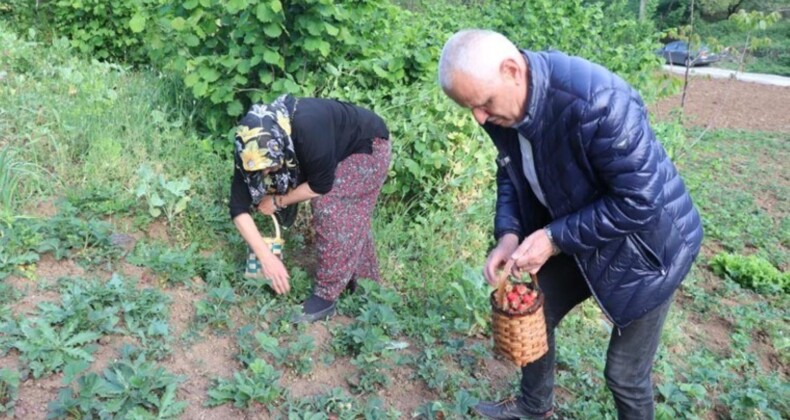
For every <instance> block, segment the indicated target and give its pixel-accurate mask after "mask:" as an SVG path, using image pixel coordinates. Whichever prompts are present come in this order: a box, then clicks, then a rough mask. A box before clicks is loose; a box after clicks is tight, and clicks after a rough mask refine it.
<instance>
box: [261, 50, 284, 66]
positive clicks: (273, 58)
mask: <svg viewBox="0 0 790 420" xmlns="http://www.w3.org/2000/svg"><path fill="white" fill-rule="evenodd" d="M263 61H265V62H267V63H269V64H272V65H275V66H277V67H280V68H282V67H283V66H282V64H281V63H282V62H283V57H282V56H281V55H280V53H278V52H277V51H275V50H271V49H269V50H266V52H264V53H263Z"/></svg>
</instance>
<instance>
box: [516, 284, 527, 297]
mask: <svg viewBox="0 0 790 420" xmlns="http://www.w3.org/2000/svg"><path fill="white" fill-rule="evenodd" d="M515 289H516V293H518V294H520V295H523V294H526V293H527V286H526V285H524V284H517V285H516V287H515Z"/></svg>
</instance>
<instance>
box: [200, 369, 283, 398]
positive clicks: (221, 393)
mask: <svg viewBox="0 0 790 420" xmlns="http://www.w3.org/2000/svg"><path fill="white" fill-rule="evenodd" d="M280 376H281V375H280V372H278V371H277V370H275V369H274V367H273V366H272V365H270V364H268V363H266V361H265V360H263V359H256V360H255V361H253V362H252V363H250V365H249V366H248V367H247V369H245V370H244V371H241V372H236V373H234V374H233V379H216V380H215V381H214V386H213V387H212V388H211V389H209V391H208V397H209V400H208V402H207V403H206V404H207V405H208V406H210V407H215V406H218V405H222V404H227V403H230V402H232V403H233V405H234V406H236V407H239V408H246V407H249V406H250V404H252V403H253V402H257V403H260V404H263V405H265V406H268V407H270V408H271V407H273V406H274V403H275V402H277V401H278V400H279V399H280V398H281V397H282V395H283V389H282V388H280V386H279V385H278V384H277V381H279V379H280Z"/></svg>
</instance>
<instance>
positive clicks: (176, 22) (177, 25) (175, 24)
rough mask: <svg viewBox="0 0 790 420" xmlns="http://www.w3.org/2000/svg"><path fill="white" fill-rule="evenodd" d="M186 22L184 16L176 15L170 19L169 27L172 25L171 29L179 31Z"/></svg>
mask: <svg viewBox="0 0 790 420" xmlns="http://www.w3.org/2000/svg"><path fill="white" fill-rule="evenodd" d="M186 22H187V21H186V20H184V18H182V17H177V18H175V19H173V20H171V21H170V27H172V28H173V29H175V30H177V31H180V30H182V29H184V26H185V25H186Z"/></svg>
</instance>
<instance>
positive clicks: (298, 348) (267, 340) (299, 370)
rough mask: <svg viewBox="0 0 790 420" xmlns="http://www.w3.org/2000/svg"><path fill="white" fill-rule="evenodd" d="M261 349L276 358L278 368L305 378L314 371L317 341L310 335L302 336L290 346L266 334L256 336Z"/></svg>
mask: <svg viewBox="0 0 790 420" xmlns="http://www.w3.org/2000/svg"><path fill="white" fill-rule="evenodd" d="M255 339H256V340H257V342H258V345H259V346H260V348H261V349H262V350H263V351H264V352H266V353H268V354H270V355H271V356H273V357H274V362H275V364H276V365H278V366H286V367H288V368H290V369H293V370H294V371H295V372H296V374H297V375H299V376H305V375H307V374H309V373H310V372H311V371H312V370H313V351H314V350H315V340H314V339H313V337H311V336H309V335H300V336H299V338H297V339H296V340H295V341H293V342H291V343H290V344H288V345H285V344H283V343H281V342H280V341H279V340H278V339H277V338H275V337H272V336H270V335H267V334H264V333H258V334H255Z"/></svg>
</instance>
